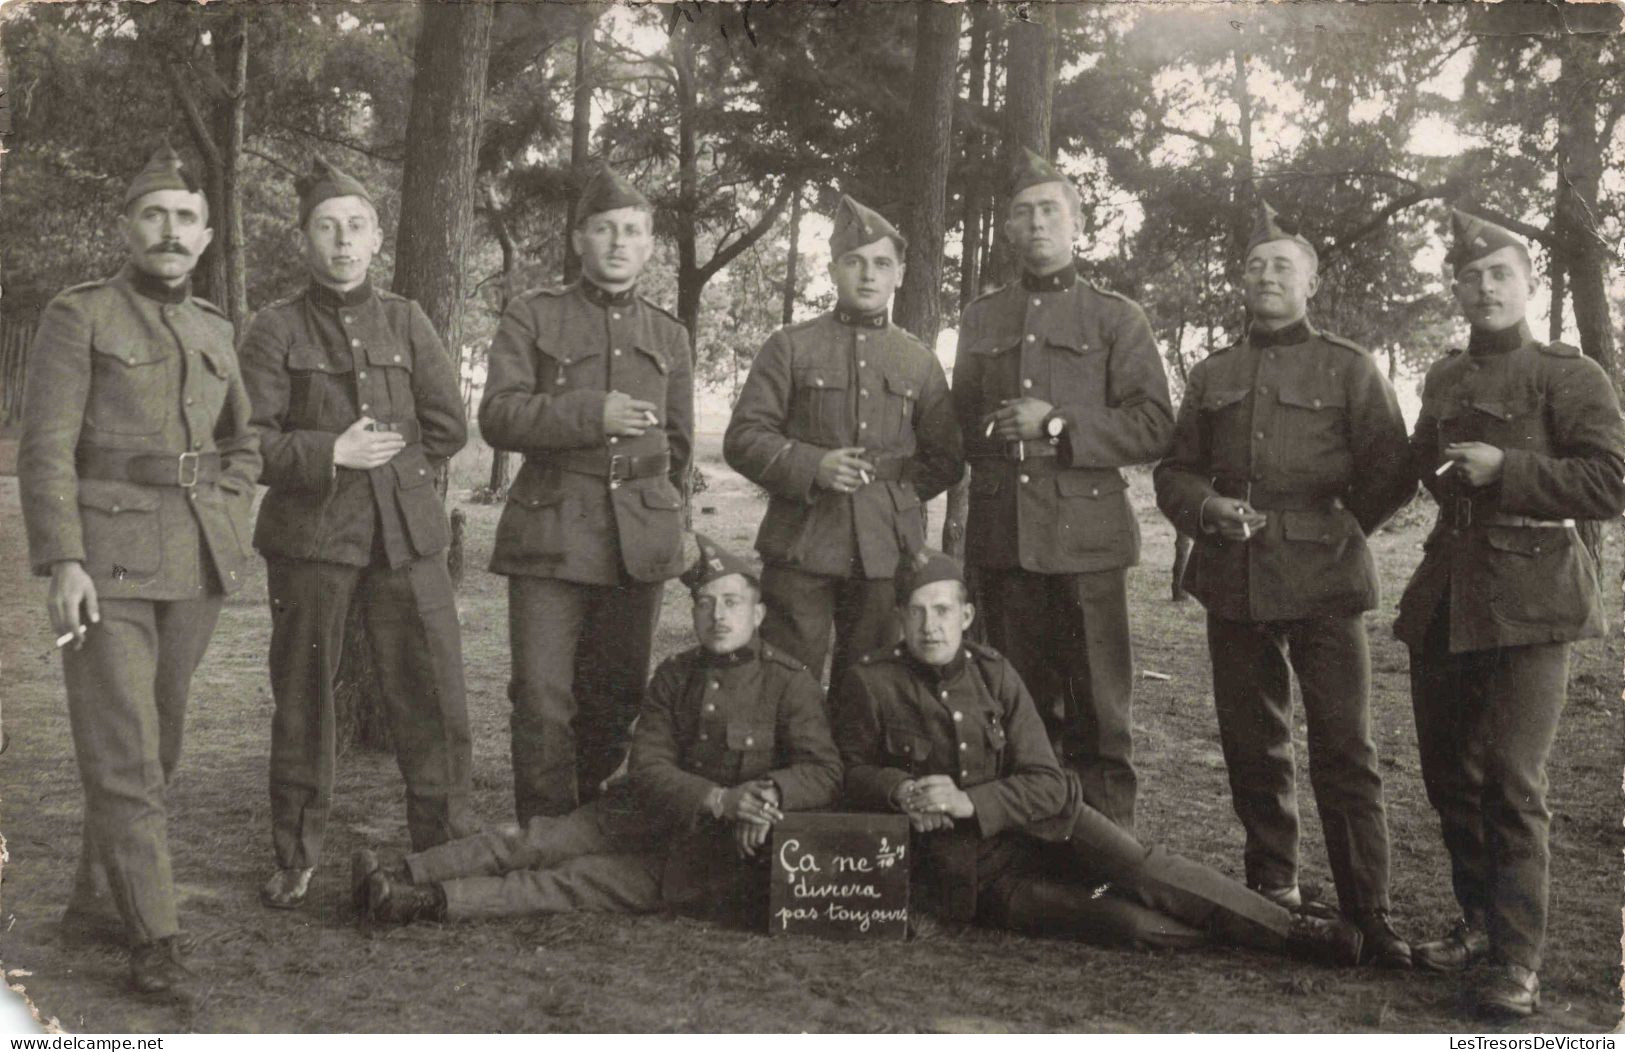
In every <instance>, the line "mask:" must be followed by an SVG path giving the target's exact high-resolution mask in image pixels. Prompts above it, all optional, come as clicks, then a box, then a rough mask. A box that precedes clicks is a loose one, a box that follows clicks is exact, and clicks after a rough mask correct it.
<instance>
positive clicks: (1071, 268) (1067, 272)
mask: <svg viewBox="0 0 1625 1052" xmlns="http://www.w3.org/2000/svg"><path fill="white" fill-rule="evenodd" d="M1077 283H1078V268H1077V265H1076V264H1075V263H1068V264H1067V265H1066V266H1064V267H1062V268H1061V269H1060V270H1057V271H1056V272H1055V273H1053V274H1034V273H1033V272H1032V271H1030V270H1024V271H1022V272H1021V287H1022V288H1024V289H1026V290H1027V291H1028V292H1065V291H1066V290H1067V289H1069V288H1071V287H1072V286H1073V285H1076V284H1077Z"/></svg>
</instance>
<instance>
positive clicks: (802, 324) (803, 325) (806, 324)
mask: <svg viewBox="0 0 1625 1052" xmlns="http://www.w3.org/2000/svg"><path fill="white" fill-rule="evenodd" d="M829 316H830V315H829V312H827V311H826V312H825V313H823V314H820V315H817V316H816V317H812V318H808V319H807V320H806V321H795V322H791V323H790V324H789V325H786V326H785V327H784V328H783V329H781V330H780V331H781V332H800V331H801V330H802V329H810V328H812V327H813V326H814V325H817V324H818V323H819V322H821V321H823V320H824V319H825V318H828V317H829Z"/></svg>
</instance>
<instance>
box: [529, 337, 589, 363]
mask: <svg viewBox="0 0 1625 1052" xmlns="http://www.w3.org/2000/svg"><path fill="white" fill-rule="evenodd" d="M536 349H537V350H538V351H540V352H541V353H542V354H545V355H546V356H547V357H549V358H551V359H553V360H554V361H555V362H558V363H559V364H560V365H571V364H573V363H575V362H580V361H585V360H587V359H588V358H597V357H598V356H599V355H601V354H603V353H604V352H603V351H602V350H601V349H600V348H597V347H565V346H564V345H562V344H560V343H556V342H554V341H553V340H551V339H549V340H541V339H538V340H537V341H536Z"/></svg>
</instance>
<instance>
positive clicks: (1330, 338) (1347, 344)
mask: <svg viewBox="0 0 1625 1052" xmlns="http://www.w3.org/2000/svg"><path fill="white" fill-rule="evenodd" d="M1319 334H1320V338H1321V339H1323V340H1325V341H1326V342H1327V343H1330V344H1335V345H1336V346H1338V347H1342V348H1344V349H1345V350H1350V351H1353V352H1354V353H1355V354H1370V353H1371V352H1370V351H1368V350H1366V349H1365V348H1364V347H1361V346H1360V345H1359V344H1357V343H1355V342H1354V341H1353V340H1347V339H1344V338H1343V337H1341V336H1339V335H1337V333H1335V332H1327V331H1326V330H1325V329H1321V330H1319Z"/></svg>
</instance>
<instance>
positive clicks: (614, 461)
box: [480, 168, 694, 825]
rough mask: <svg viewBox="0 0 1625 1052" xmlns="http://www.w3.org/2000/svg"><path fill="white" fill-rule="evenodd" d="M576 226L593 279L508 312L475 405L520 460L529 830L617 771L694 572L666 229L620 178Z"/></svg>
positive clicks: (517, 748)
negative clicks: (668, 586) (663, 294)
mask: <svg viewBox="0 0 1625 1052" xmlns="http://www.w3.org/2000/svg"><path fill="white" fill-rule="evenodd" d="M576 215H577V216H579V217H580V220H579V221H578V223H577V225H576V229H574V230H572V231H571V232H570V243H571V244H572V245H574V246H575V250H576V252H577V253H578V254H579V255H580V256H581V272H582V279H581V280H580V281H578V282H576V283H575V284H573V285H569V286H566V287H564V288H558V289H545V290H538V291H534V292H529V293H526V294H525V295H523V296H520V297H519V298H517V299H515V300H514V301H513V302H512V303H511V304H509V306H508V311H507V313H506V314H505V315H503V318H502V323H501V325H500V326H499V327H498V329H497V333H496V336H495V338H494V339H492V341H491V352H490V356H489V359H488V373H487V376H486V381H485V397H484V399H483V400H482V401H481V403H480V431H481V434H482V435H484V437H485V440H486V441H487V442H489V443H491V445H492V446H493V447H495V448H497V449H511V450H515V451H517V452H520V453H523V454H525V463H524V466H523V467H522V468H520V469H519V474H518V475H517V476H516V477H515V478H514V481H513V487H512V489H511V490H510V491H509V493H508V506H507V507H506V508H505V509H504V510H503V512H502V518H501V520H500V521H499V522H498V523H497V537H496V548H495V550H494V551H493V552H492V554H491V570H492V571H493V572H495V573H499V574H506V575H507V577H508V634H509V639H510V643H511V646H512V652H513V653H512V660H513V678H512V680H511V681H510V682H509V684H508V696H509V698H510V700H511V701H512V702H513V718H512V727H513V782H514V809H515V811H516V813H517V815H518V818H519V823H520V824H521V825H524V824H525V823H526V822H528V821H529V820H530V819H531V818H532V817H534V816H536V815H564V814H569V813H570V812H571V811H573V810H575V808H576V806H577V805H578V804H579V803H580V802H582V801H583V800H585V799H589V798H591V797H592V796H593V795H594V794H595V793H596V792H597V791H598V786H599V784H600V783H601V782H602V781H603V780H604V779H605V778H607V777H608V776H609V775H610V774H611V773H613V772H614V771H615V769H616V768H617V767H618V766H620V764H621V761H622V759H623V757H624V755H625V749H626V737H627V729H628V727H629V725H630V724H631V722H632V718H633V717H634V716H635V715H636V713H637V709H638V700H639V698H640V696H641V695H642V691H643V681H644V677H645V676H646V675H647V674H648V671H649V648H650V645H651V644H652V642H653V638H654V627H655V621H656V619H657V618H658V616H659V613H660V596H661V591H662V589H663V587H664V583H665V581H666V580H667V579H668V578H671V577H675V576H677V574H678V573H680V572H681V571H682V570H683V567H684V564H683V561H682V560H683V554H682V547H683V546H682V528H683V496H682V482H683V478H684V475H685V474H686V473H687V471H688V465H689V451H690V448H691V446H692V441H693V433H694V407H693V359H692V356H691V354H690V352H689V340H688V332H687V330H685V329H684V328H683V326H682V324H681V323H680V322H679V321H678V320H677V319H676V318H675V317H673V316H672V315H670V314H668V313H666V312H665V311H664V310H661V309H660V308H659V307H656V306H655V305H654V304H653V303H650V302H649V301H648V300H646V299H644V298H643V297H641V296H639V295H638V292H637V282H638V275H639V274H640V273H642V271H643V267H644V264H646V263H647V262H648V261H649V254H650V252H651V251H653V248H654V235H653V227H652V224H653V221H654V216H653V213H652V210H651V208H650V205H649V200H648V198H646V197H644V196H643V195H642V194H641V193H639V192H638V191H637V190H636V189H635V188H633V187H632V185H631V184H630V183H628V182H626V181H625V180H624V179H622V178H621V177H620V176H618V175H616V174H615V173H614V172H612V171H610V170H609V169H608V168H604V169H602V170H601V171H599V172H598V173H597V174H596V175H594V176H593V178H592V179H591V180H590V181H589V182H588V184H587V186H586V187H585V189H583V190H582V193H581V201H580V203H579V204H578V205H577V208H576Z"/></svg>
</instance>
